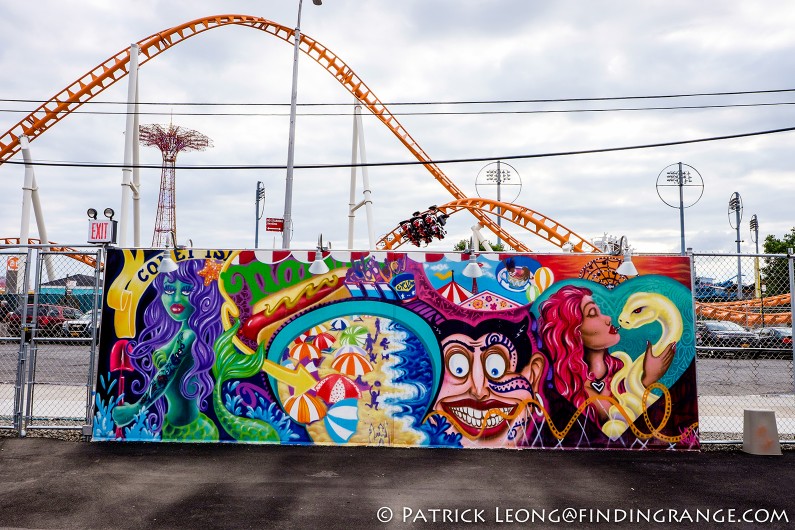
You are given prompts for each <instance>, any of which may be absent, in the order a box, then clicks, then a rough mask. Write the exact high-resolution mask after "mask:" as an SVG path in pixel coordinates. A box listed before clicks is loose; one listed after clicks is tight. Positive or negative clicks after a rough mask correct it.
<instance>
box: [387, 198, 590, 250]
mask: <svg viewBox="0 0 795 530" xmlns="http://www.w3.org/2000/svg"><path fill="white" fill-rule="evenodd" d="M438 209H439V211H441V212H442V213H444V214H447V215H452V214H454V213H456V212H460V211H469V212H470V213H472V214H474V213H475V212H488V213H490V214H493V215H496V216H498V217H500V218H502V219H505V220H506V221H510V222H511V223H514V224H515V225H518V226H520V227H522V228H524V229H526V230H528V231H530V232H532V233H534V234H535V235H537V236H538V237H540V238H542V239H546V240H547V241H549V242H550V243H553V244H555V245H557V246H559V247H562V246H563V245H565V244H566V243H569V244H571V245H572V251H573V252H599V251H600V250H599V249H598V248H596V247H595V246H594V245H592V244H591V243H589V242H588V241H586V240H585V239H583V238H581V237H580V236H578V235H577V234H575V233H574V232H572V231H571V230H569V229H568V228H566V227H565V226H563V225H561V224H559V223H556V222H554V221H552V220H551V219H549V218H548V217H546V216H544V215H542V214H540V213H538V212H536V211H534V210H531V209H530V208H525V207H524V206H519V205H516V204H512V203H506V202H499V201H494V200H491V199H482V198H465V199H459V200H455V201H452V202H448V203H447V204H443V205H442V206H439V207H438ZM407 241H408V240H407V239H406V238H405V237H403V231H402V230H401V228H400V227H399V226H398V227H396V228H395V229H394V230H392V231H391V232H389V233H388V234H386V235H385V236H383V237H382V238H381V239H380V240H379V241H378V243H377V245H376V246H377V247H378V248H380V249H384V250H391V249H395V248H397V247H399V246H400V245H402V244H403V243H406V242H407Z"/></svg>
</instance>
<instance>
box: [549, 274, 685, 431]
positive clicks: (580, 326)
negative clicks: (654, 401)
mask: <svg viewBox="0 0 795 530" xmlns="http://www.w3.org/2000/svg"><path fill="white" fill-rule="evenodd" d="M540 314H541V318H540V322H539V330H540V334H541V339H542V341H543V343H544V348H545V349H546V350H547V352H548V354H549V357H550V359H551V362H552V369H553V382H554V385H555V389H556V390H557V391H558V393H560V395H561V396H563V397H565V398H566V399H568V400H569V401H570V402H572V403H573V404H574V406H575V407H577V408H579V407H580V406H582V404H583V403H585V401H586V400H587V399H588V398H590V397H594V396H611V395H612V392H611V381H612V379H613V376H614V375H615V374H616V372H618V371H619V370H621V368H622V367H623V366H624V363H623V362H621V360H619V359H617V358H615V357H613V356H611V355H610V353H609V351H608V349H609V348H611V347H613V346H615V345H616V344H618V342H619V341H620V340H621V337H620V336H619V334H618V328H616V327H615V326H614V325H613V322H612V318H611V317H610V316H609V315H605V314H603V313H602V311H601V309H600V308H599V306H598V305H597V304H596V302H595V301H594V299H593V292H592V291H591V290H590V289H588V288H585V287H577V286H574V285H567V286H564V287H562V288H560V289H559V290H558V291H557V292H556V293H554V294H553V295H552V296H550V297H549V298H548V299H547V300H546V301H545V302H543V303H542V305H541V308H540ZM650 351H651V344H650V343H647V355H646V356H645V360H644V366H643V369H644V373H643V378H642V382H643V385H644V386H648V385H650V384H652V383H654V382H655V381H657V380H658V379H659V378H660V377H662V375H663V374H664V373H665V371H666V370H667V369H668V366H669V365H670V363H671V361H672V360H673V353H674V352H675V351H676V350H675V344H672V345H669V346H668V348H666V352H665V353H664V354H663V355H662V356H661V358H660V359H659V360H656V359H653V357H652V355H650V354H648V352H650ZM618 390H619V392H623V385H619V388H618ZM609 409H610V402H609V401H607V400H596V401H594V402H593V403H591V404H589V405H588V406H587V407H586V408H585V411H584V412H585V415H586V416H587V417H588V418H590V419H591V420H593V421H596V422H597V423H599V424H600V425H601V424H602V423H604V422H605V421H606V420H607V419H608V410H609Z"/></svg>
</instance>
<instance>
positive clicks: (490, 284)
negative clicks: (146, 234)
mask: <svg viewBox="0 0 795 530" xmlns="http://www.w3.org/2000/svg"><path fill="white" fill-rule="evenodd" d="M171 254H172V258H173V259H174V261H175V262H176V263H177V268H176V270H174V271H173V272H160V271H159V263H160V261H162V259H163V257H164V251H163V250H162V249H153V250H141V249H109V251H108V257H107V261H106V280H105V281H106V283H105V288H104V290H103V293H104V300H103V315H102V322H103V326H102V330H101V333H102V335H101V339H100V357H99V362H98V374H97V383H96V401H95V408H94V423H93V439H94V440H95V441H116V442H123V441H158V442H159V441H168V442H209V443H213V442H224V443H234V442H241V443H276V444H327V445H347V446H354V445H385V446H402V447H406V446H410V447H449V448H516V449H522V448H534V449H547V448H549V449H560V448H567V449H620V450H641V451H645V450H653V449H666V450H668V449H676V450H692V449H697V448H698V447H699V437H698V432H699V429H698V411H697V392H696V378H695V333H694V318H693V304H692V292H691V289H692V286H691V284H690V282H691V272H690V269H691V267H690V261H689V258H687V257H683V256H633V262H634V263H635V266H636V267H637V269H638V271H639V275H638V276H637V277H632V278H627V277H623V276H621V275H619V274H617V272H616V271H615V270H614V269H612V268H610V267H607V268H604V267H601V268H595V267H594V260H596V259H598V258H599V256H598V255H588V254H556V255H541V254H539V255H536V254H532V255H518V254H504V255H503V254H488V255H485V254H484V255H481V256H477V263H478V265H479V267H480V269H481V271H482V272H483V274H482V275H481V276H480V277H478V278H477V282H474V281H473V280H472V279H471V278H468V277H466V276H465V275H464V274H463V272H464V268H465V266H466V265H467V262H468V260H469V257H468V256H466V259H462V257H461V256H459V255H454V254H444V255H433V256H431V255H427V256H426V255H423V254H417V253H412V254H402V253H391V252H390V253H378V254H372V255H367V254H361V253H360V254H357V255H356V256H355V257H354V256H353V255H351V256H347V255H345V253H338V252H335V253H334V254H333V256H329V257H327V258H326V260H325V261H326V264H327V265H328V268H329V271H328V272H327V273H324V274H315V275H313V274H311V273H310V272H309V265H310V263H311V262H310V261H309V260H308V259H307V256H306V254H307V253H306V252H303V253H301V252H299V253H293V254H289V253H287V254H286V255H284V256H283V255H279V260H278V261H276V260H273V259H269V258H272V256H273V255H275V253H261V252H257V253H255V252H253V251H247V250H240V251H238V250H217V249H211V250H197V249H176V250H172V251H171ZM594 270H598V271H599V274H595V273H594V272H593V271H594ZM460 282H463V283H460ZM469 287H472V289H469Z"/></svg>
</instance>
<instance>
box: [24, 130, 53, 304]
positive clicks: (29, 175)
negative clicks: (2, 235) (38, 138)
mask: <svg viewBox="0 0 795 530" xmlns="http://www.w3.org/2000/svg"><path fill="white" fill-rule="evenodd" d="M19 144H20V146H21V149H22V159H23V160H24V161H25V183H24V184H23V185H22V225H21V227H20V230H19V232H20V237H19V239H20V241H27V240H28V238H29V236H30V208H31V206H33V214H34V215H35V216H36V228H37V229H38V231H39V238H40V239H41V240H42V241H49V239H48V238H47V227H46V225H45V224H44V211H43V210H42V208H41V199H40V198H39V185H38V183H37V182H36V173H35V172H34V170H33V164H32V163H31V162H32V160H33V159H32V157H31V156H30V141H29V140H28V137H27V136H20V137H19ZM44 250H49V249H46V248H45V249H44ZM44 264H45V266H46V267H47V278H48V279H50V280H54V279H55V276H54V274H55V269H54V267H53V265H52V260H51V259H50V256H46V257H45V259H44ZM25 265H26V266H27V263H26V264H25ZM22 287H24V286H22ZM20 292H24V291H20Z"/></svg>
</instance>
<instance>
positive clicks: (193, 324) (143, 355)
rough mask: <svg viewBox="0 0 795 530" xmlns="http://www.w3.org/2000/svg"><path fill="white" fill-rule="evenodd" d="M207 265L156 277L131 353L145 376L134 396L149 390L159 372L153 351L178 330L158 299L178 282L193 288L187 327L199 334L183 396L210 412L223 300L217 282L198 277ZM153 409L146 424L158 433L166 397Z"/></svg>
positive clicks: (186, 264)
mask: <svg viewBox="0 0 795 530" xmlns="http://www.w3.org/2000/svg"><path fill="white" fill-rule="evenodd" d="M204 265H205V260H197V259H191V260H185V261H182V262H180V263H179V268H178V269H177V270H176V271H174V272H170V273H160V274H158V275H157V277H156V278H155V280H154V282H153V285H154V287H155V292H156V293H157V298H156V299H155V300H153V301H152V303H150V304H149V305H148V306H147V308H146V309H145V310H144V329H143V331H141V333H140V334H139V336H138V340H137V342H136V343H135V346H134V347H133V350H132V352H131V353H130V360H131V361H132V364H133V366H135V368H136V369H137V371H138V372H140V373H141V374H142V375H143V381H141V380H137V381H134V382H133V384H132V391H133V392H134V393H135V394H141V393H143V392H145V391H146V389H147V387H148V386H149V383H150V381H151V380H152V377H153V376H154V374H155V372H156V371H157V370H156V368H155V366H154V363H153V361H152V354H153V352H154V351H155V350H156V349H158V348H160V347H162V346H164V345H165V344H167V343H168V342H169V341H170V340H171V339H173V338H174V336H175V335H176V334H177V332H178V331H179V328H180V323H179V322H177V321H175V320H174V319H172V318H171V317H170V316H169V315H168V313H167V312H166V309H165V308H164V307H163V304H162V303H160V298H159V296H160V295H161V294H162V293H163V282H164V280H165V279H168V280H169V281H171V282H173V281H176V280H179V281H181V282H184V283H189V284H191V285H193V286H194V288H193V290H191V292H190V294H189V295H188V300H189V301H190V303H191V305H192V306H193V307H194V308H195V309H194V311H193V313H192V314H191V316H190V317H189V318H188V326H189V327H190V329H191V330H193V332H194V333H195V334H196V340H195V341H194V343H193V345H192V346H191V348H190V351H191V355H192V357H193V366H191V367H190V369H189V370H188V371H187V372H186V373H185V376H184V377H183V378H182V380H181V381H180V383H179V389H180V392H181V393H182V395H183V396H184V397H186V398H188V399H198V400H199V408H200V409H201V410H206V409H207V407H208V401H207V398H208V397H209V396H210V394H212V391H213V379H212V377H211V375H210V371H211V369H212V367H213V363H214V362H215V352H214V351H213V343H214V342H215V340H216V339H217V338H218V336H219V335H220V334H221V333H222V332H223V325H222V324H221V320H220V319H219V317H218V314H219V310H220V307H221V305H222V304H223V297H222V296H221V294H220V293H219V292H218V287H217V285H216V283H215V282H211V284H210V285H205V284H204V278H202V277H201V276H199V275H198V274H197V272H198V271H200V270H201V269H202V268H203V267H204ZM154 408H155V410H154V411H151V409H150V414H149V415H148V416H147V424H148V425H149V427H150V428H151V429H152V430H153V432H157V431H159V430H160V428H161V427H162V425H163V421H162V418H163V415H164V414H165V409H166V403H165V398H164V397H161V398H160V399H158V400H157V402H156V403H155V407H154Z"/></svg>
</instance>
